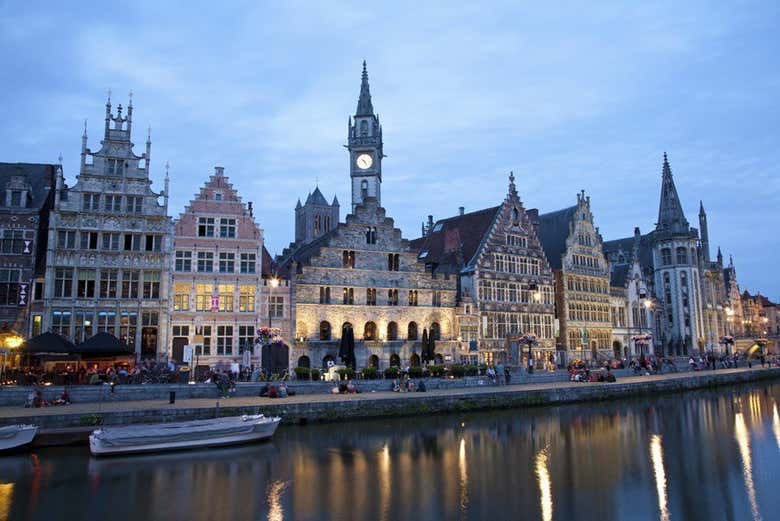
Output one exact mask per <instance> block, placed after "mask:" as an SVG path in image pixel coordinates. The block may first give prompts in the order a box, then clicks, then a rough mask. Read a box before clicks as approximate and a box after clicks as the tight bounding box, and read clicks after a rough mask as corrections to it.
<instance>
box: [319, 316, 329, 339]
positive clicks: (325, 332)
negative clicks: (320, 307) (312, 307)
mask: <svg viewBox="0 0 780 521" xmlns="http://www.w3.org/2000/svg"><path fill="white" fill-rule="evenodd" d="M330 335H331V327H330V322H328V321H327V320H323V321H322V322H320V340H323V341H324V340H330Z"/></svg>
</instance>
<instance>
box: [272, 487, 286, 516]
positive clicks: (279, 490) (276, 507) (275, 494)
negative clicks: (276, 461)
mask: <svg viewBox="0 0 780 521" xmlns="http://www.w3.org/2000/svg"><path fill="white" fill-rule="evenodd" d="M286 488H287V483H285V482H284V481H274V482H273V483H271V485H270V486H269V487H268V521H284V508H282V494H284V489H286Z"/></svg>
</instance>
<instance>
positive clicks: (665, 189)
mask: <svg viewBox="0 0 780 521" xmlns="http://www.w3.org/2000/svg"><path fill="white" fill-rule="evenodd" d="M656 231H659V232H666V233H672V234H676V233H681V234H687V233H689V232H690V226H689V225H688V220H687V219H686V218H685V214H684V213H683V209H682V205H680V198H679V196H678V195H677V187H675V186H674V179H672V169H671V167H670V166H669V160H668V158H667V157H666V152H664V166H663V172H662V174H661V202H660V204H659V205H658V223H657V224H656Z"/></svg>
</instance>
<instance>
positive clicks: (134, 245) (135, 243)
mask: <svg viewBox="0 0 780 521" xmlns="http://www.w3.org/2000/svg"><path fill="white" fill-rule="evenodd" d="M141 237H142V236H141V235H139V234H137V233H126V234H125V244H124V247H123V248H122V249H123V250H124V251H140V250H141Z"/></svg>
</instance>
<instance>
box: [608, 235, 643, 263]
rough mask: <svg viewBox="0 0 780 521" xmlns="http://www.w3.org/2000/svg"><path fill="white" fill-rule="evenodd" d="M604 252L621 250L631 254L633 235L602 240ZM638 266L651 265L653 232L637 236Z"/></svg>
mask: <svg viewBox="0 0 780 521" xmlns="http://www.w3.org/2000/svg"><path fill="white" fill-rule="evenodd" d="M603 248H604V254H605V255H609V254H610V253H612V252H617V251H623V252H624V253H626V254H627V255H631V253H632V252H633V251H634V237H633V236H631V237H625V238H623V239H614V240H611V241H604V244H603ZM639 266H640V267H641V268H642V269H643V270H645V269H647V268H651V267H652V266H653V232H650V233H646V234H644V235H642V236H641V237H640V238H639Z"/></svg>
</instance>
